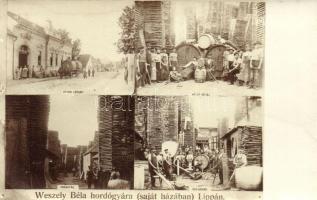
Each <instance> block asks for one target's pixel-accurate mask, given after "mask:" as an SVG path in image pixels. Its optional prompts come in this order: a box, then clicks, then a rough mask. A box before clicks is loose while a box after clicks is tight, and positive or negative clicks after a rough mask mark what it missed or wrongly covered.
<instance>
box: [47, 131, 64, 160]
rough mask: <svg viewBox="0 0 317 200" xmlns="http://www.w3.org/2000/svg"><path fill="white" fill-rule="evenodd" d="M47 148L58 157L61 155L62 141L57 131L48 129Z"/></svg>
mask: <svg viewBox="0 0 317 200" xmlns="http://www.w3.org/2000/svg"><path fill="white" fill-rule="evenodd" d="M47 150H48V151H50V152H51V153H53V154H54V155H55V156H56V157H57V158H59V157H60V155H61V146H60V141H59V139H58V132H57V131H52V130H49V131H48V135H47Z"/></svg>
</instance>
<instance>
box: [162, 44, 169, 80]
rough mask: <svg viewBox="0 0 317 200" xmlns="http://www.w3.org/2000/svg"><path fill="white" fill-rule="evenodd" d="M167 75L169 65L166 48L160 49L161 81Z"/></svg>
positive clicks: (165, 78) (166, 77)
mask: <svg viewBox="0 0 317 200" xmlns="http://www.w3.org/2000/svg"><path fill="white" fill-rule="evenodd" d="M168 75H169V67H168V55H167V53H166V48H163V49H162V53H161V79H162V81H166V80H167V79H168Z"/></svg>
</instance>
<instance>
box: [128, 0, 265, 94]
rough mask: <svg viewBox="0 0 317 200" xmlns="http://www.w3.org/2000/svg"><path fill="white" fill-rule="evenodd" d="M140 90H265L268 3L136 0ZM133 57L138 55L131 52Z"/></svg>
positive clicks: (177, 91) (255, 91)
mask: <svg viewBox="0 0 317 200" xmlns="http://www.w3.org/2000/svg"><path fill="white" fill-rule="evenodd" d="M131 9H133V10H134V12H135V19H127V20H128V21H129V23H130V24H131V25H132V24H135V29H134V31H133V33H134V39H135V40H136V42H135V43H134V46H131V45H130V43H123V44H124V46H126V47H127V48H128V49H130V54H133V55H135V56H136V58H134V59H136V65H137V66H136V70H137V71H136V86H137V93H138V95H175V94H178V95H188V94H192V93H194V92H203V93H215V94H220V95H248V96H261V95H262V92H263V76H264V70H263V68H264V62H263V60H264V31H265V22H264V19H265V3H264V2H251V1H250V2H244V1H237V2H236V1H220V0H198V1H196V0H195V1H194V0H190V1H172V0H162V1H151V0H135V2H134V5H133V6H132V7H131ZM131 59H132V58H131Z"/></svg>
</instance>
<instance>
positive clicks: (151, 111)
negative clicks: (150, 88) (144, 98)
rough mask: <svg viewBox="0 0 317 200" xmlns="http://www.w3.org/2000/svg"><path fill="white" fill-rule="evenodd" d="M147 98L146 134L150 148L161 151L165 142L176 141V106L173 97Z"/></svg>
mask: <svg viewBox="0 0 317 200" xmlns="http://www.w3.org/2000/svg"><path fill="white" fill-rule="evenodd" d="M148 98H149V108H148V112H147V130H148V131H147V132H148V139H149V144H150V145H151V147H153V148H156V149H157V150H161V145H162V143H163V142H165V141H177V134H178V106H177V103H176V102H175V99H174V97H167V96H156V97H148Z"/></svg>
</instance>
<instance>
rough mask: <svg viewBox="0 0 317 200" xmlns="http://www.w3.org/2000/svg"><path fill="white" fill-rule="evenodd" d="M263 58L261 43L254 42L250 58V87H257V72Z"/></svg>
mask: <svg viewBox="0 0 317 200" xmlns="http://www.w3.org/2000/svg"><path fill="white" fill-rule="evenodd" d="M262 60H263V50H262V48H261V43H260V42H256V43H254V48H253V50H252V52H251V60H250V84H249V87H250V88H256V87H259V85H260V83H259V72H260V69H261V66H262Z"/></svg>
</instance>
